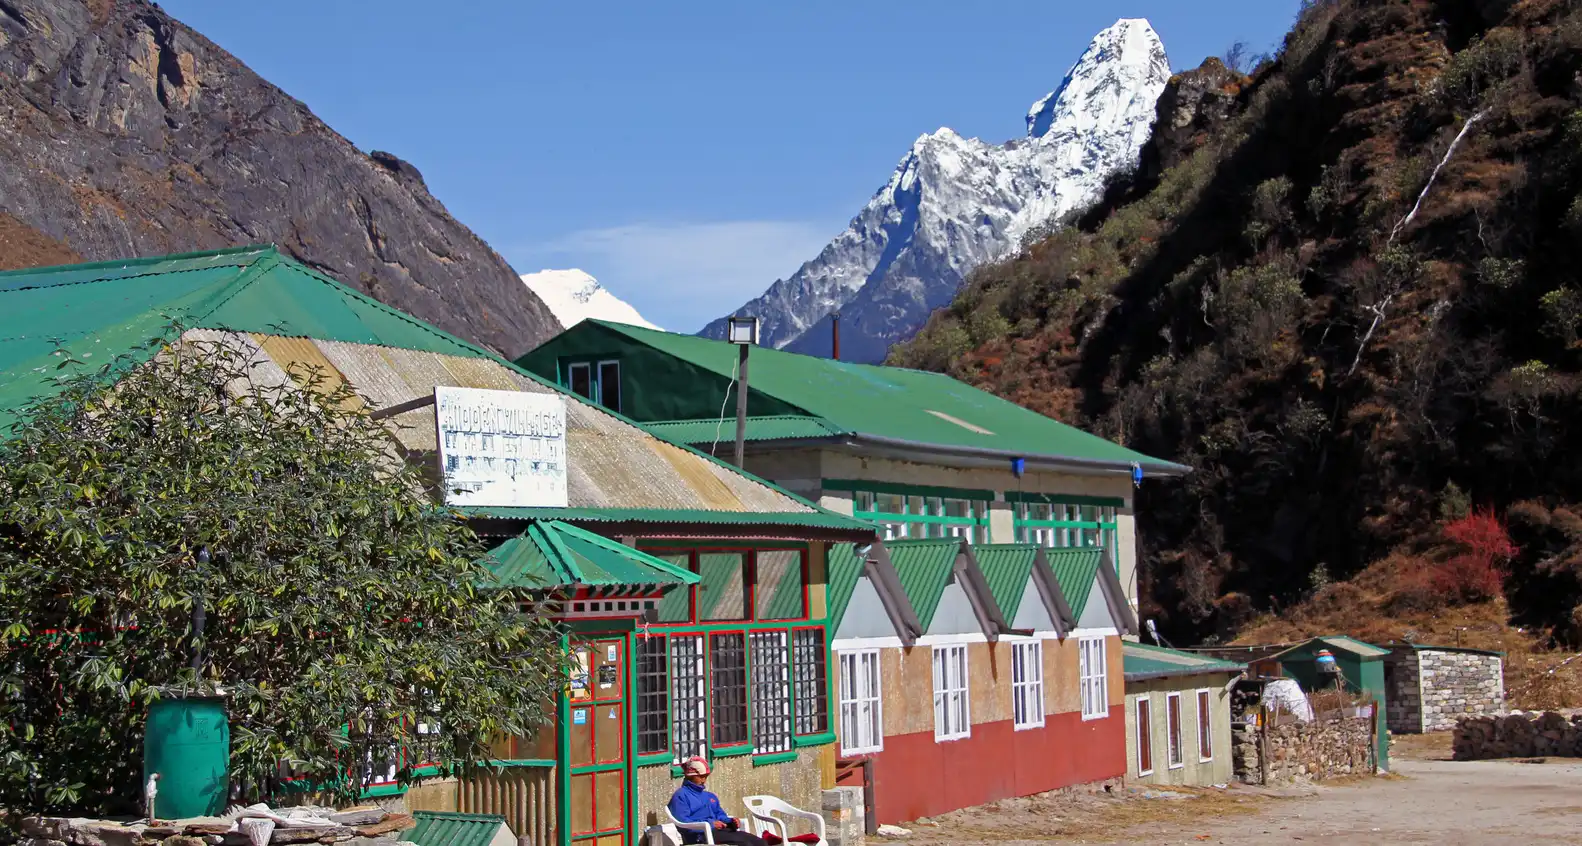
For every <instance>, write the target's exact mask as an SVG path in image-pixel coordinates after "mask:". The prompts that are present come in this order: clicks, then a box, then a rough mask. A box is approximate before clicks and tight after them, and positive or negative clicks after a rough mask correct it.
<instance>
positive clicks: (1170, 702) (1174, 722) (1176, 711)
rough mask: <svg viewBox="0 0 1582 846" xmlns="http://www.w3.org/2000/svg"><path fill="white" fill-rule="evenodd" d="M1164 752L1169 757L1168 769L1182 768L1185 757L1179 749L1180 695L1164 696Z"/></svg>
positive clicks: (1170, 694)
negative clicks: (1165, 736) (1165, 735)
mask: <svg viewBox="0 0 1582 846" xmlns="http://www.w3.org/2000/svg"><path fill="white" fill-rule="evenodd" d="M1165 732H1166V734H1167V735H1168V737H1167V738H1166V744H1165V751H1166V752H1167V753H1168V754H1169V755H1170V769H1172V770H1173V769H1175V768H1176V767H1180V766H1183V765H1184V764H1185V763H1186V756H1185V755H1184V754H1182V751H1183V750H1182V749H1181V694H1179V693H1169V694H1166V695H1165Z"/></svg>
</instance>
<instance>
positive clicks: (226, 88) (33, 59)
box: [0, 0, 559, 355]
mask: <svg viewBox="0 0 1582 846" xmlns="http://www.w3.org/2000/svg"><path fill="white" fill-rule="evenodd" d="M0 215H5V216H9V218H10V219H11V220H12V221H13V222H14V225H15V226H16V227H24V228H27V229H30V230H32V231H33V232H34V233H35V239H36V238H43V239H47V240H51V241H54V242H58V243H60V244H62V245H63V248H64V249H66V250H68V251H70V252H72V253H75V254H76V255H78V256H81V257H82V258H84V259H88V260H103V259H114V258H120V257H123V256H134V255H153V254H160V253H172V252H182V251H187V250H199V249H210V248H217V247H226V246H233V245H237V244H246V243H257V242H274V243H276V244H278V245H280V247H281V248H283V249H284V250H286V251H288V252H289V253H291V254H292V255H293V256H295V257H296V258H298V259H300V260H301V261H303V262H305V263H306V264H309V265H311V266H313V267H315V268H318V269H319V270H322V271H324V272H326V273H328V274H330V275H332V276H334V277H335V278H337V279H339V280H340V281H342V282H345V283H347V284H349V285H351V286H353V287H356V288H358V289H359V290H362V291H364V292H367V293H369V294H371V295H373V296H375V297H377V298H379V299H381V300H383V301H385V302H387V303H389V304H391V305H393V306H396V307H397V308H401V309H404V310H406V311H409V312H411V313H413V314H416V315H417V316H419V317H422V318H424V319H425V320H429V321H431V322H433V323H435V324H437V325H438V326H440V327H441V328H443V329H446V330H448V331H450V332H452V333H454V334H456V335H459V336H461V337H464V338H467V339H469V340H472V341H476V342H479V343H482V344H484V345H486V346H489V347H492V348H494V349H495V350H498V351H500V352H503V353H505V354H507V355H518V354H520V353H521V352H523V351H525V350H527V349H530V348H531V347H533V346H535V345H536V344H537V343H538V342H540V341H542V340H543V339H544V338H546V337H548V336H550V335H552V334H553V333H554V332H556V331H557V330H558V328H559V325H558V324H557V323H556V321H555V318H554V316H553V315H552V314H551V313H550V311H549V309H548V308H546V307H545V306H544V304H543V303H542V302H540V301H539V300H538V298H537V297H535V296H533V294H532V293H531V291H529V290H528V289H527V288H526V287H524V286H523V285H522V283H521V281H520V280H518V279H517V276H516V274H515V273H514V272H512V270H511V268H510V267H509V266H508V265H507V264H506V263H505V261H504V260H503V259H501V258H500V256H499V255H498V254H496V253H495V252H494V251H493V250H492V249H490V248H489V246H488V245H487V244H485V243H484V242H483V241H482V240H481V239H479V238H478V236H476V235H474V234H473V233H472V232H471V231H470V230H468V229H467V227H465V226H463V225H462V224H461V223H459V222H457V221H456V220H455V219H454V218H452V217H451V216H450V214H448V213H447V212H446V210H445V207H444V206H443V205H442V204H441V203H440V202H439V200H437V199H435V198H434V196H433V195H431V194H430V193H429V191H428V189H427V187H426V186H425V185H424V183H423V177H422V176H421V175H420V174H419V172H418V171H417V169H416V168H414V167H412V166H411V165H410V164H407V163H406V162H403V161H401V160H400V159H398V158H396V157H395V156H392V155H389V154H386V153H379V152H375V153H372V154H365V153H363V152H362V151H360V150H358V149H357V148H356V147H354V146H353V145H352V144H351V142H349V141H347V140H346V139H345V138H343V137H341V136H340V135H338V134H336V133H335V132H334V130H332V129H330V128H329V127H328V126H326V125H325V124H324V123H323V122H322V121H320V120H319V119H318V118H317V117H315V116H314V115H313V113H312V112H310V111H309V110H308V108H307V107H306V106H304V105H303V104H302V103H300V102H298V101H296V100H294V99H292V98H291V97H290V96H289V95H287V94H286V93H285V92H282V91H281V90H279V89H277V88H275V87H274V86H272V85H270V84H269V83H268V82H266V81H264V80H263V79H260V78H259V77H258V76H257V75H256V74H254V73H253V72H252V71H250V70H248V69H247V67H246V66H244V65H243V64H242V63H241V62H239V61H237V59H236V58H235V57H233V56H231V55H230V54H228V53H226V52H225V51H224V50H222V49H220V48H219V47H217V46H215V45H214V44H213V43H212V42H210V41H209V40H207V39H205V38H204V37H203V36H202V35H199V34H198V33H196V32H194V31H192V30H191V29H188V28H187V27H185V26H183V25H182V24H181V23H180V22H178V21H176V20H173V19H172V18H170V17H169V16H168V15H166V14H165V13H164V12H162V11H160V9H159V8H158V7H157V6H155V5H153V4H151V3H148V2H144V0H3V2H0ZM35 252H36V251H35ZM0 258H4V259H6V260H7V261H6V263H7V264H8V265H11V266H14V265H15V264H17V263H19V262H22V261H26V260H27V259H26V257H25V256H20V255H19V256H16V257H8V256H0Z"/></svg>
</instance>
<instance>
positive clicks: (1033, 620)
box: [1011, 579, 1055, 632]
mask: <svg viewBox="0 0 1582 846" xmlns="http://www.w3.org/2000/svg"><path fill="white" fill-rule="evenodd" d="M1011 628H1013V629H1031V630H1033V631H1035V632H1052V631H1054V630H1055V621H1054V620H1053V619H1051V618H1050V616H1049V609H1048V608H1045V607H1044V598H1043V597H1042V596H1040V595H1039V593H1038V585H1035V584H1033V580H1032V579H1028V580H1027V588H1026V589H1025V590H1023V591H1022V604H1021V605H1018V606H1016V619H1015V620H1013V621H1011Z"/></svg>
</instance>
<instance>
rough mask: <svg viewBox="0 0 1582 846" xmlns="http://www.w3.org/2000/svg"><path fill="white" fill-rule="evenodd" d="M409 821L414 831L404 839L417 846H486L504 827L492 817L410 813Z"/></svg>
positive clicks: (502, 822)
mask: <svg viewBox="0 0 1582 846" xmlns="http://www.w3.org/2000/svg"><path fill="white" fill-rule="evenodd" d="M412 818H413V819H414V820H416V821H417V827H415V828H413V829H412V832H411V833H410V834H408V835H406V837H405V838H404V839H406V840H410V841H411V842H413V843H416V844H418V846H489V843H490V842H491V841H493V840H494V836H495V834H497V833H499V831H500V826H502V825H505V817H502V816H498V815H495V814H457V813H448V812H443V811H413V812H412Z"/></svg>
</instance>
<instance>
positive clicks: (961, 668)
mask: <svg viewBox="0 0 1582 846" xmlns="http://www.w3.org/2000/svg"><path fill="white" fill-rule="evenodd" d="M971 736H972V722H971V713H970V708H969V707H968V702H967V645H966V644H964V643H957V644H951V645H948V646H936V647H934V739H935V740H961V739H963V738H967V737H971Z"/></svg>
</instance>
